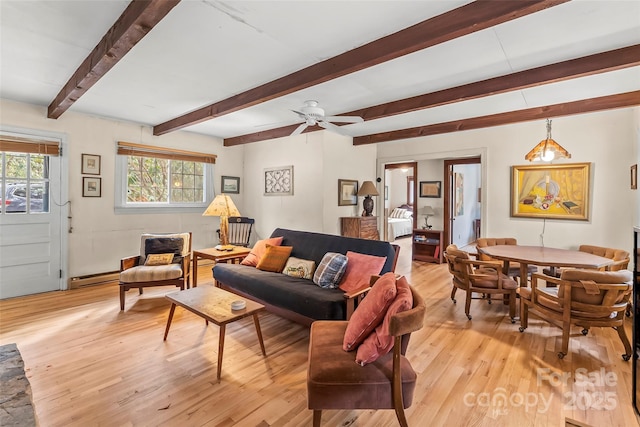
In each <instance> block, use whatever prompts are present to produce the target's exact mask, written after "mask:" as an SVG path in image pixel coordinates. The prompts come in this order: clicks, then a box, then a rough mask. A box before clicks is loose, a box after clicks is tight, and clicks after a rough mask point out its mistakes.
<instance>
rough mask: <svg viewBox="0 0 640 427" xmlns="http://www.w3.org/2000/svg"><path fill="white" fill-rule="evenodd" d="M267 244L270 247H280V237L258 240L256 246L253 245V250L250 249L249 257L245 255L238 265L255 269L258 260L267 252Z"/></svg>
mask: <svg viewBox="0 0 640 427" xmlns="http://www.w3.org/2000/svg"><path fill="white" fill-rule="evenodd" d="M267 244H269V245H271V246H280V245H281V244H282V237H272V238H270V239H263V240H258V241H257V242H256V244H255V245H253V248H251V252H249V255H247V256H246V257H245V258H244V259H243V260H242V261H241V262H240V264H242V265H250V266H252V267H256V266H257V265H258V263H259V262H260V258H262V256H263V255H264V253H265V252H266V251H267Z"/></svg>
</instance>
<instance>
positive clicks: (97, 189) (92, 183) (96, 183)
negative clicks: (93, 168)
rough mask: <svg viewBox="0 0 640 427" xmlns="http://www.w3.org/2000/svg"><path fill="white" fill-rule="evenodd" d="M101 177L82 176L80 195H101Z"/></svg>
mask: <svg viewBox="0 0 640 427" xmlns="http://www.w3.org/2000/svg"><path fill="white" fill-rule="evenodd" d="M101 196H102V178H93V177H88V176H85V177H82V197H101Z"/></svg>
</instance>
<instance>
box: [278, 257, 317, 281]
mask: <svg viewBox="0 0 640 427" xmlns="http://www.w3.org/2000/svg"><path fill="white" fill-rule="evenodd" d="M315 270H316V262H315V261H312V260H308V259H300V258H296V257H293V256H292V257H289V259H288V260H287V263H286V264H285V265H284V269H283V270H282V274H286V275H287V276H291V277H298V278H300V279H309V280H312V279H313V273H314V272H315Z"/></svg>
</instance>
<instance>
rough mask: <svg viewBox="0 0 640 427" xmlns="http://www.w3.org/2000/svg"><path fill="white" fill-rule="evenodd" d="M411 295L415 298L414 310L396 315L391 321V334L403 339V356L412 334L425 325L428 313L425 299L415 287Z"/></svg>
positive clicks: (401, 350)
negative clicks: (425, 317)
mask: <svg viewBox="0 0 640 427" xmlns="http://www.w3.org/2000/svg"><path fill="white" fill-rule="evenodd" d="M411 295H412V296H413V308H411V309H410V310H407V311H402V312H400V313H396V314H394V315H393V316H391V320H390V321H389V333H390V334H391V335H393V336H394V337H400V338H401V348H400V353H401V354H403V355H404V354H405V353H406V351H407V346H408V345H409V338H410V336H411V333H412V332H415V331H417V330H420V329H421V328H422V326H423V325H424V316H425V313H426V311H427V307H426V304H425V302H424V299H423V298H422V297H421V296H420V294H419V293H418V292H416V290H415V289H414V288H413V286H411Z"/></svg>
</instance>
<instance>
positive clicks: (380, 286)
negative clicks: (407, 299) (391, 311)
mask: <svg viewBox="0 0 640 427" xmlns="http://www.w3.org/2000/svg"><path fill="white" fill-rule="evenodd" d="M396 292H397V291H396V277H395V275H394V274H393V273H392V272H389V273H386V274H384V275H382V277H380V278H379V279H378V280H377V281H376V282H375V283H374V284H373V286H372V287H371V290H370V291H369V292H368V293H367V295H366V296H365V297H364V299H363V300H362V302H360V304H358V307H357V308H356V309H355V311H354V312H353V314H352V315H351V319H349V323H348V324H347V330H346V331H345V332H344V339H343V341H342V349H343V350H344V351H351V350H355V349H356V347H357V346H358V344H360V343H361V342H362V341H364V339H365V338H366V337H367V335H369V334H370V333H371V331H373V330H374V329H375V328H376V326H378V325H379V324H380V322H382V318H383V317H384V315H385V313H386V312H387V308H389V305H391V303H392V302H393V300H394V299H395V297H396Z"/></svg>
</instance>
